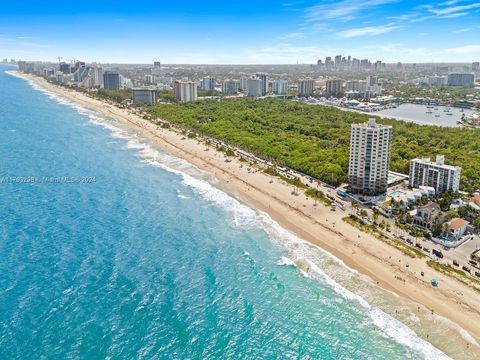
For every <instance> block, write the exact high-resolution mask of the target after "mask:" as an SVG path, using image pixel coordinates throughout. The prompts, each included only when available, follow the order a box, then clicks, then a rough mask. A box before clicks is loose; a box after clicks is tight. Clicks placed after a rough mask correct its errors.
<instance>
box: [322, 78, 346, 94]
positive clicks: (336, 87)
mask: <svg viewBox="0 0 480 360" xmlns="http://www.w3.org/2000/svg"><path fill="white" fill-rule="evenodd" d="M342 94H343V80H336V79H330V80H327V87H326V96H327V97H330V96H335V97H336V96H340V95H342Z"/></svg>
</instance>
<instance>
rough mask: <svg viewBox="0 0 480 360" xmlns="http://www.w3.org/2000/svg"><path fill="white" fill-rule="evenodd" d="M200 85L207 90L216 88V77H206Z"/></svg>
mask: <svg viewBox="0 0 480 360" xmlns="http://www.w3.org/2000/svg"><path fill="white" fill-rule="evenodd" d="M200 87H201V88H202V89H203V90H206V91H210V90H215V78H213V77H210V76H206V77H204V78H203V79H202V81H201V83H200Z"/></svg>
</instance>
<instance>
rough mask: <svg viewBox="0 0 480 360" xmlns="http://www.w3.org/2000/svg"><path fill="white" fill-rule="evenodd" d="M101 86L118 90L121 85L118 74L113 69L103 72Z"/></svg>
mask: <svg viewBox="0 0 480 360" xmlns="http://www.w3.org/2000/svg"><path fill="white" fill-rule="evenodd" d="M103 87H104V88H105V89H107V90H119V89H120V87H121V79H120V74H119V73H118V72H114V71H105V72H104V73H103Z"/></svg>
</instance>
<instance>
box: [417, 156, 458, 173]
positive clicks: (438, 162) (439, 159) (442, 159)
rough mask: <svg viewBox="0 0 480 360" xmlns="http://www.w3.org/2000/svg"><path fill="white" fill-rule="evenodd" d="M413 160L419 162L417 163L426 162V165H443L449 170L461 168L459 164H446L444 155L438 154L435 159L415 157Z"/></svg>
mask: <svg viewBox="0 0 480 360" xmlns="http://www.w3.org/2000/svg"><path fill="white" fill-rule="evenodd" d="M412 161H414V162H417V163H422V164H426V165H434V166H438V167H442V168H444V169H449V170H458V169H460V167H459V166H454V165H446V164H445V157H444V156H443V155H437V158H436V160H435V161H432V160H431V159H430V158H429V157H425V158H415V159H412Z"/></svg>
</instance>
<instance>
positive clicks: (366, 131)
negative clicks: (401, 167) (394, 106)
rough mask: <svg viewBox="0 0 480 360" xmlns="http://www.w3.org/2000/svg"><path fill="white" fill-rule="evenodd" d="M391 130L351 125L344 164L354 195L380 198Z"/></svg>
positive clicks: (370, 124)
mask: <svg viewBox="0 0 480 360" xmlns="http://www.w3.org/2000/svg"><path fill="white" fill-rule="evenodd" d="M391 139H392V127H391V126H387V125H381V124H377V123H376V121H375V119H369V120H368V122H367V123H363V124H352V128H351V132H350V159H349V165H348V186H349V191H350V192H351V193H354V194H364V195H371V196H374V195H380V194H384V193H385V192H386V191H387V186H388V167H389V164H390V142H391Z"/></svg>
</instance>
